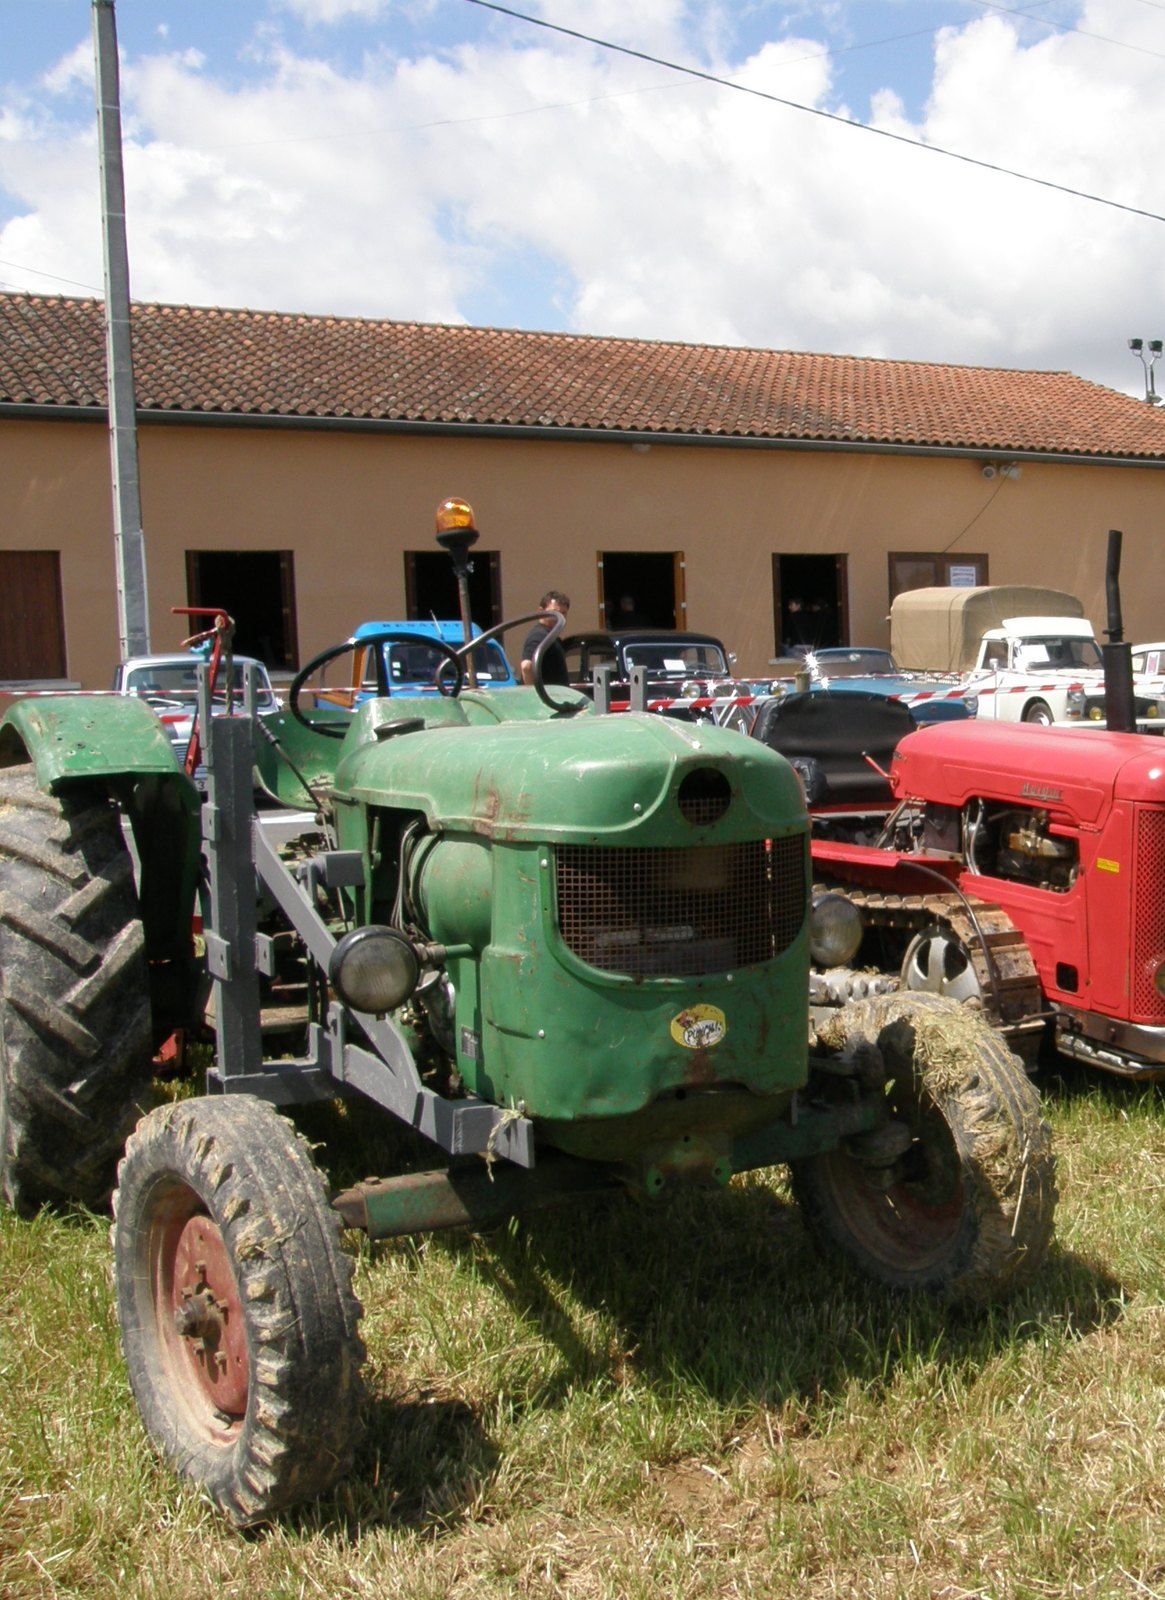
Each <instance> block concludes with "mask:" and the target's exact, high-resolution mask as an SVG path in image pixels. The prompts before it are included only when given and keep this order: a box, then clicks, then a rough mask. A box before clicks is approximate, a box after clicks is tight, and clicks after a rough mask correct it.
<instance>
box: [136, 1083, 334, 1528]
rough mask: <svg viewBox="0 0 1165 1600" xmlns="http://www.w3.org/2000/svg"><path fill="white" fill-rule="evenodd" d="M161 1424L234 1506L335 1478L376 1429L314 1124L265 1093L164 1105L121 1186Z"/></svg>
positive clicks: (270, 1501) (181, 1453)
mask: <svg viewBox="0 0 1165 1600" xmlns="http://www.w3.org/2000/svg"><path fill="white" fill-rule="evenodd" d="M113 1209H114V1225H113V1246H114V1272H115V1280H116V1287H117V1314H118V1320H119V1322H120V1324H121V1339H122V1347H123V1349H124V1351H125V1360H126V1366H127V1367H128V1369H129V1378H130V1384H131V1386H132V1388H133V1392H134V1397H135V1399H136V1400H137V1403H138V1408H139V1410H140V1411H141V1415H142V1419H143V1421H144V1423H145V1426H146V1430H147V1432H148V1433H149V1435H150V1438H151V1440H152V1442H153V1443H154V1445H155V1446H156V1447H157V1448H158V1450H159V1451H160V1452H161V1453H162V1454H163V1455H164V1456H166V1457H167V1458H168V1459H169V1461H170V1462H171V1464H172V1465H173V1466H174V1467H175V1468H176V1470H177V1471H178V1472H179V1474H181V1475H182V1476H183V1477H185V1478H186V1479H188V1480H190V1481H191V1482H192V1483H194V1484H195V1485H196V1486H197V1487H198V1488H200V1489H201V1490H202V1491H203V1492H204V1493H205V1494H206V1495H207V1496H208V1497H209V1498H210V1499H211V1500H212V1501H213V1502H214V1504H215V1505H217V1506H218V1508H219V1509H220V1510H221V1511H223V1512H224V1513H225V1514H226V1515H227V1516H228V1517H229V1518H230V1520H231V1521H232V1522H234V1523H236V1524H237V1525H240V1526H243V1525H247V1524H251V1523H256V1522H264V1521H267V1520H269V1519H270V1518H271V1517H272V1516H273V1515H274V1514H276V1513H277V1512H279V1511H282V1510H283V1509H284V1508H286V1507H288V1506H290V1505H293V1504H295V1503H296V1502H298V1501H302V1500H308V1499H313V1498H315V1497H317V1496H318V1495H320V1494H322V1493H324V1492H325V1491H326V1490H327V1489H328V1488H330V1486H331V1485H332V1484H333V1483H334V1482H335V1480H336V1479H337V1478H338V1477H339V1476H340V1475H341V1474H342V1473H343V1472H344V1471H345V1470H346V1468H347V1466H348V1464H349V1462H350V1460H351V1455H352V1451H353V1448H354V1446H355V1443H356V1440H357V1438H358V1435H359V1407H360V1402H361V1399H362V1393H363V1390H362V1384H361V1378H360V1366H361V1361H362V1359H363V1353H364V1352H363V1345H362V1343H361V1340H360V1334H359V1320H360V1310H361V1308H360V1303H359V1301H358V1300H357V1299H356V1297H355V1295H354V1293H353V1291H352V1267H351V1262H350V1261H349V1259H348V1257H347V1256H346V1255H345V1254H344V1253H343V1251H342V1250H341V1248H340V1222H339V1218H338V1216H337V1215H336V1213H335V1212H334V1211H333V1210H332V1208H331V1206H330V1204H329V1199H328V1193H327V1190H326V1188H325V1186H324V1182H323V1179H322V1177H321V1175H320V1173H319V1171H318V1169H317V1168H316V1165H315V1163H314V1161H313V1160H312V1158H311V1155H310V1153H309V1150H308V1147H307V1144H306V1142H305V1141H304V1140H303V1139H302V1138H300V1137H299V1136H298V1135H297V1134H296V1133H295V1132H294V1130H293V1129H292V1128H291V1126H290V1124H289V1123H287V1122H286V1121H285V1120H284V1119H283V1118H282V1117H281V1116H279V1115H278V1113H277V1112H275V1111H274V1110H273V1109H272V1108H271V1107H270V1106H268V1105H266V1104H265V1103H264V1102H262V1101H259V1100H256V1099H253V1098H252V1097H250V1096H248V1095H228V1096H216V1097H214V1098H206V1099H199V1100H185V1101H179V1102H177V1103H176V1104H173V1105H168V1106H163V1107H160V1108H159V1109H158V1110H156V1111H153V1112H151V1113H150V1115H149V1116H148V1117H146V1118H145V1119H144V1120H143V1121H142V1122H141V1123H140V1124H139V1126H138V1129H137V1131H136V1132H135V1133H134V1134H133V1135H132V1136H131V1138H130V1140H129V1143H128V1145H127V1147H126V1153H125V1157H124V1159H123V1161H122V1163H121V1167H120V1169H119V1172H118V1187H117V1191H116V1193H115V1195H114V1198H113Z"/></svg>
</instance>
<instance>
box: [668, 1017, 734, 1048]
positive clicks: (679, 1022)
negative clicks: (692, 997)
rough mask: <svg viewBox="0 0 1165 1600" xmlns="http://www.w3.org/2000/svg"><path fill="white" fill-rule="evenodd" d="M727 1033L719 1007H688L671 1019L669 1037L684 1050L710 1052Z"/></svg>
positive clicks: (725, 1022) (725, 1019) (725, 1018)
mask: <svg viewBox="0 0 1165 1600" xmlns="http://www.w3.org/2000/svg"><path fill="white" fill-rule="evenodd" d="M727 1032H728V1018H727V1017H726V1016H725V1015H724V1013H723V1011H721V1010H720V1007H719V1006H689V1007H688V1008H687V1010H686V1011H681V1012H679V1013H678V1015H676V1016H674V1017H673V1018H672V1019H671V1036H672V1038H673V1039H674V1040H675V1042H676V1043H677V1044H682V1045H683V1047H684V1049H685V1050H710V1049H711V1048H712V1046H713V1045H714V1044H719V1043H720V1041H721V1039H723V1037H724V1035H725V1034H726V1033H727Z"/></svg>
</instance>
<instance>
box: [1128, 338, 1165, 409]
mask: <svg viewBox="0 0 1165 1600" xmlns="http://www.w3.org/2000/svg"><path fill="white" fill-rule="evenodd" d="M1129 349H1130V350H1131V351H1132V352H1133V354H1134V355H1135V356H1137V357H1138V358H1139V360H1140V363H1141V365H1142V366H1143V367H1144V369H1145V399H1146V401H1147V402H1148V403H1149V405H1151V406H1159V405H1160V404H1161V402H1162V400H1165V395H1159V394H1158V393H1157V385H1156V383H1155V382H1154V381H1153V368H1154V367H1155V366H1156V365H1157V361H1158V359H1159V357H1160V355H1161V351H1162V349H1165V340H1161V339H1130V340H1129Z"/></svg>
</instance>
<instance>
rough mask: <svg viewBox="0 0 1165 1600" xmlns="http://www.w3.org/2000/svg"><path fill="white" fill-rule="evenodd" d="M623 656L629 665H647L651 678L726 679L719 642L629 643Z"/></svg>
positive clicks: (659, 640) (725, 669) (724, 662)
mask: <svg viewBox="0 0 1165 1600" xmlns="http://www.w3.org/2000/svg"><path fill="white" fill-rule="evenodd" d="M623 657H624V660H625V661H626V663H627V665H628V667H646V669H647V673H648V676H649V677H653V678H725V677H727V676H728V663H727V661H725V659H724V652H723V651H722V650H721V649H720V647H719V646H718V645H715V644H708V643H703V642H693V641H692V640H690V639H687V640H679V639H658V640H655V641H653V642H652V643H651V644H629V645H627V646H626V647H625V648H624V651H623Z"/></svg>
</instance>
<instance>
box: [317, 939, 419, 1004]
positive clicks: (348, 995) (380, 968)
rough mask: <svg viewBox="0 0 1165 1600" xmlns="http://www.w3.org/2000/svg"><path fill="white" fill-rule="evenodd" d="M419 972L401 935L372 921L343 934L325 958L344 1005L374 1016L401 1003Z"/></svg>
mask: <svg viewBox="0 0 1165 1600" xmlns="http://www.w3.org/2000/svg"><path fill="white" fill-rule="evenodd" d="M420 975H421V964H420V962H419V961H418V959H417V952H416V951H415V950H414V949H413V947H412V945H411V944H410V943H409V941H408V940H407V939H406V938H405V936H404V934H403V933H401V932H400V930H399V929H397V928H382V927H378V926H376V925H375V924H374V925H373V926H371V927H368V928H356V929H354V931H353V932H352V933H346V934H345V935H344V937H343V938H342V939H341V940H340V941H339V943H338V944H337V945H336V948H335V949H334V950H333V951H332V954H331V958H330V960H329V961H328V978H329V980H330V981H331V984H332V987H333V989H335V991H336V993H337V994H338V995H339V996H340V999H341V1000H343V1002H344V1004H345V1005H349V1006H351V1007H352V1009H353V1011H363V1012H366V1013H367V1014H368V1015H370V1016H374V1017H378V1016H381V1015H383V1013H384V1012H386V1011H395V1009H396V1008H397V1006H400V1005H403V1004H404V1002H405V1001H406V1000H407V999H408V997H409V995H411V994H412V992H413V990H414V989H415V988H416V986H417V980H418V978H419V977H420Z"/></svg>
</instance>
